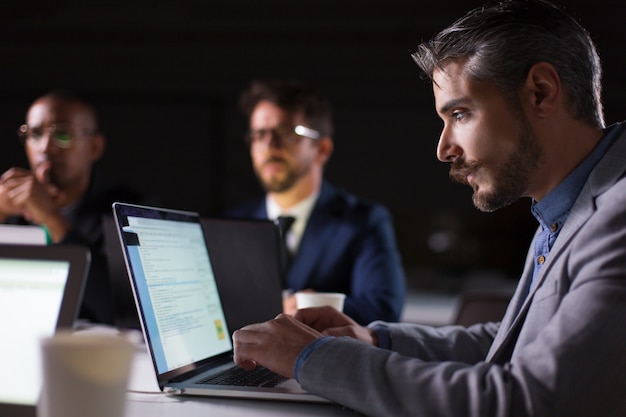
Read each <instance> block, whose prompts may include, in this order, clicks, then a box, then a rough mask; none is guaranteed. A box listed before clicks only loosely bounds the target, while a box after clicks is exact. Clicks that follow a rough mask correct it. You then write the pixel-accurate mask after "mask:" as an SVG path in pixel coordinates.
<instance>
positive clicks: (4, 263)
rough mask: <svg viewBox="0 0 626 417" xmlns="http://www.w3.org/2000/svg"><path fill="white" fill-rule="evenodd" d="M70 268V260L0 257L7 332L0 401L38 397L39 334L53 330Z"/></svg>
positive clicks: (1, 346)
mask: <svg viewBox="0 0 626 417" xmlns="http://www.w3.org/2000/svg"><path fill="white" fill-rule="evenodd" d="M69 268H70V266H69V262H62V261H54V260H33V261H31V260H24V259H5V258H0V317H3V320H2V325H1V327H2V334H3V339H4V338H6V339H4V341H3V342H2V343H0V352H2V353H0V369H2V371H1V373H2V375H4V377H3V378H0V402H14V403H17V404H35V403H36V402H37V399H38V397H39V390H40V389H41V383H40V381H41V380H42V376H41V360H40V353H39V339H40V338H42V337H44V336H50V335H52V334H53V333H54V329H55V326H56V321H57V316H58V313H59V309H60V307H61V299H62V298H63V290H64V289H65V280H66V279H67V274H68V271H69ZM11 317H12V318H14V319H12V320H11V319H10V318H11ZM8 318H9V319H8ZM7 319H8V320H7ZM16 358H23V359H21V360H16ZM9 375H10V377H8V376H9Z"/></svg>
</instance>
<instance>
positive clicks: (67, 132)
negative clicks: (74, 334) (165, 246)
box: [0, 90, 140, 324]
mask: <svg viewBox="0 0 626 417" xmlns="http://www.w3.org/2000/svg"><path fill="white" fill-rule="evenodd" d="M18 135H19V137H20V140H21V141H22V143H23V145H24V148H25V151H26V155H27V157H28V162H29V165H30V169H26V168H21V167H13V168H10V169H9V170H7V171H6V172H5V173H4V174H2V176H1V177H0V222H4V223H13V224H37V225H40V226H41V227H42V228H44V230H45V231H46V233H47V235H48V239H49V242H50V243H53V244H76V245H82V246H86V247H88V248H89V249H90V250H91V256H92V262H91V268H90V271H89V276H88V279H87V284H86V287H85V293H84V297H83V304H82V307H81V309H80V313H79V317H80V318H82V319H85V320H88V321H90V322H95V323H105V324H114V296H113V294H112V290H111V283H110V280H109V276H108V266H107V262H106V257H105V253H104V244H103V233H102V225H101V219H102V215H103V214H105V213H111V204H112V202H113V201H116V200H117V201H130V202H139V201H140V197H139V194H138V193H137V192H135V191H132V190H131V189H129V188H127V187H125V186H123V187H122V186H115V187H114V186H110V185H106V184H105V183H104V182H103V181H102V178H100V177H97V176H96V175H95V174H94V169H93V168H94V164H95V163H96V161H98V159H99V158H100V157H101V156H102V154H103V152H104V149H105V144H106V139H105V137H104V135H103V134H102V133H101V132H100V131H99V130H98V118H97V114H96V111H95V109H94V108H93V106H92V105H91V104H89V103H87V102H86V101H85V100H84V99H82V98H81V97H79V96H78V95H76V94H75V93H74V92H71V91H66V90H55V91H52V92H49V93H48V94H45V95H44V96H42V97H39V98H38V99H36V100H35V101H34V102H33V103H32V105H31V106H30V108H29V109H28V112H27V114H26V123H25V124H23V125H22V126H20V128H19V131H18Z"/></svg>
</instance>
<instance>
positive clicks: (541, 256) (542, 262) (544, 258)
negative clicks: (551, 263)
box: [537, 255, 546, 265]
mask: <svg viewBox="0 0 626 417" xmlns="http://www.w3.org/2000/svg"><path fill="white" fill-rule="evenodd" d="M545 261H546V257H545V256H543V255H539V256H538V257H537V263H538V264H539V265H543V264H544V262H545Z"/></svg>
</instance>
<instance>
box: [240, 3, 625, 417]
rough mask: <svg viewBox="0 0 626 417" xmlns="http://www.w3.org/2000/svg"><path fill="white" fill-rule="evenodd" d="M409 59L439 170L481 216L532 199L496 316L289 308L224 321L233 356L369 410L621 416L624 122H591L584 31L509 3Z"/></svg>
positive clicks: (564, 19) (592, 77) (598, 117)
mask: <svg viewBox="0 0 626 417" xmlns="http://www.w3.org/2000/svg"><path fill="white" fill-rule="evenodd" d="M413 57H414V59H415V61H416V62H417V63H418V64H419V66H420V68H421V69H422V70H423V72H424V73H425V74H426V75H427V76H428V77H429V78H430V79H431V81H432V85H433V91H434V96H435V106H436V109H437V113H438V114H439V117H440V118H441V119H442V120H443V131H442V132H441V136H440V138H439V144H438V147H437V156H438V158H439V159H440V160H441V161H443V162H447V163H449V164H450V165H451V169H450V175H451V178H452V179H453V180H455V181H459V182H461V183H464V184H468V185H470V186H471V187H472V189H473V191H474V193H473V200H474V204H475V205H476V207H477V208H479V209H480V210H483V211H492V210H496V209H498V208H500V207H503V206H506V205H508V204H511V203H512V202H514V201H516V200H518V199H519V198H521V197H529V198H530V199H531V200H532V212H533V214H534V215H535V217H536V218H537V220H538V222H539V224H540V226H539V228H538V230H537V233H536V235H535V238H534V241H533V243H532V244H531V246H530V249H529V251H528V257H527V260H526V266H525V269H524V272H523V273H522V277H521V279H520V281H519V284H518V287H517V290H516V292H515V294H514V296H513V298H512V300H511V303H510V304H509V306H508V309H507V311H506V313H505V315H504V317H503V319H502V321H501V322H499V323H485V324H476V325H473V326H470V327H468V328H465V327H461V326H445V327H440V328H432V327H428V326H420V325H417V324H402V323H383V322H374V323H372V324H370V325H369V326H368V327H361V326H358V325H356V323H354V322H353V321H352V320H350V319H349V318H348V317H346V316H345V315H342V314H341V313H339V312H336V311H333V310H332V309H329V308H317V309H306V310H299V311H298V312H297V313H296V315H295V317H290V316H286V315H283V316H279V317H278V318H276V319H275V320H272V321H269V322H266V323H262V324H256V325H251V326H247V327H244V328H243V329H241V330H239V331H238V332H235V334H234V341H235V360H236V362H237V363H239V364H240V365H241V366H243V367H245V368H252V367H254V366H255V365H256V364H260V365H263V366H265V367H267V368H270V369H272V370H274V371H277V372H279V373H281V374H284V375H287V376H295V377H296V379H297V380H299V382H300V383H301V384H302V386H303V387H304V388H305V389H307V390H308V391H311V392H313V393H315V394H318V395H321V396H324V397H327V398H329V399H331V400H333V401H335V402H337V403H339V404H343V405H345V406H347V407H350V408H353V409H355V410H358V411H360V412H362V413H363V414H366V415H370V416H396V417H397V416H429V417H437V416H446V417H460V416H470V417H487V416H494V417H495V416H499V417H504V416H536V417H553V416H567V417H588V416H605V417H608V416H611V417H618V416H624V415H626V398H625V397H624V392H626V378H625V377H624V375H626V355H625V354H624V353H625V352H626V333H625V331H624V329H626V314H624V312H625V311H626V227H625V225H626V131H625V124H624V123H617V124H614V125H612V126H609V127H606V126H605V123H604V116H603V110H602V104H601V85H600V78H601V77H600V75H601V68H600V60H599V58H598V55H597V53H596V49H595V46H594V44H593V42H592V40H591V38H590V37H589V35H588V33H587V32H586V31H585V30H584V29H583V28H582V27H581V26H580V24H579V23H578V22H577V21H576V20H574V19H573V18H572V17H570V16H568V15H567V14H565V13H564V12H563V11H562V10H561V9H559V8H557V7H556V6H554V5H552V4H551V3H548V2H545V1H543V0H509V1H501V2H496V3H492V4H489V5H486V6H484V7H480V8H477V9H475V10H473V11H471V12H469V13H468V14H467V15H466V16H465V17H463V18H461V19H460V20H458V21H457V22H455V23H454V24H453V25H452V26H450V27H449V28H447V29H445V30H443V31H442V32H440V33H439V34H438V35H437V36H436V37H435V38H434V39H433V40H430V41H427V42H425V43H423V44H421V45H420V47H419V49H418V51H417V52H416V53H415V54H414V55H413ZM333 336H352V337H333ZM355 339H358V340H355ZM363 342H365V343H363Z"/></svg>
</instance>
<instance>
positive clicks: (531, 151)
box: [450, 120, 542, 212]
mask: <svg viewBox="0 0 626 417" xmlns="http://www.w3.org/2000/svg"><path fill="white" fill-rule="evenodd" d="M541 155H542V152H541V148H540V146H539V142H538V140H537V138H536V136H535V135H534V134H533V133H532V130H531V129H530V126H529V125H528V123H527V122H526V121H525V120H524V121H523V122H522V125H521V131H520V134H519V137H518V142H517V145H516V147H515V149H514V150H513V152H512V153H511V154H510V155H509V157H508V158H507V159H506V160H504V161H502V162H501V163H499V164H498V165H495V166H494V165H489V164H486V163H481V162H470V163H465V162H463V161H462V160H461V161H458V162H457V161H455V162H454V163H453V164H452V166H451V167H450V179H451V180H452V181H455V182H459V183H462V184H468V185H470V186H471V187H472V188H473V190H474V194H473V195H472V201H473V202H474V206H475V207H476V208H477V209H479V210H481V211H484V212H492V211H495V210H497V209H499V208H502V207H506V206H508V205H510V204H513V203H514V202H516V201H517V200H519V199H520V198H521V197H522V196H523V195H524V192H525V191H526V190H527V189H528V184H529V179H530V175H531V173H532V171H533V170H535V169H536V167H537V166H538V165H539V161H540V160H541ZM469 174H472V175H473V176H474V180H475V181H473V183H474V185H472V184H469V183H468V181H467V176H468V175H469ZM488 178H491V181H492V184H493V190H492V191H490V192H486V191H485V192H483V191H481V190H480V186H479V185H478V181H479V180H480V179H488Z"/></svg>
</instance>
